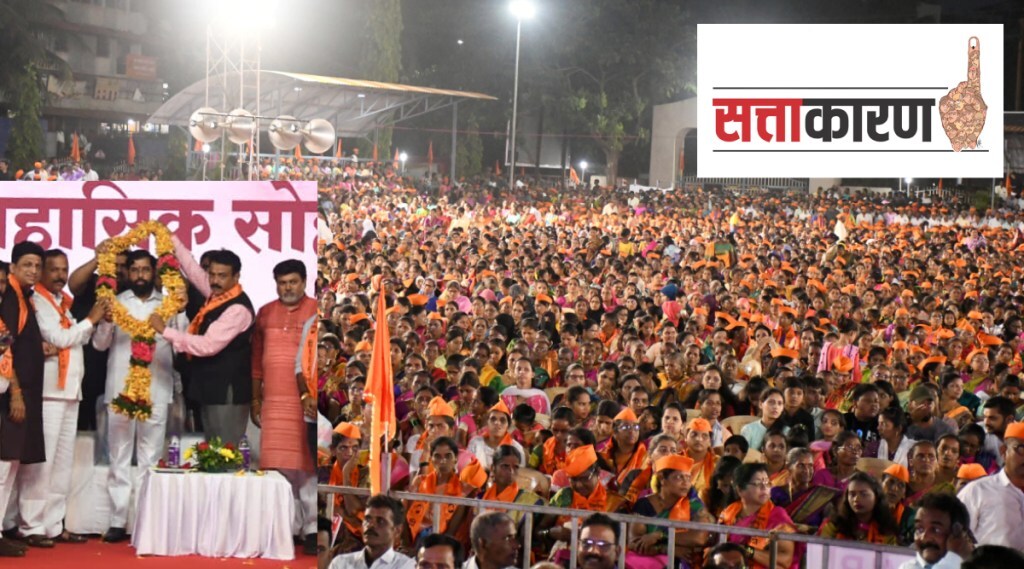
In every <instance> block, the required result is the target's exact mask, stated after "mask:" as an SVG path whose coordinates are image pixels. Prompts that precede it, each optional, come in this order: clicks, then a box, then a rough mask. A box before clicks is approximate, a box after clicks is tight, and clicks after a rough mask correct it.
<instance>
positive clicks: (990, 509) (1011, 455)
mask: <svg viewBox="0 0 1024 569" xmlns="http://www.w3.org/2000/svg"><path fill="white" fill-rule="evenodd" d="M987 410H988V409H986V411H987ZM1001 454H1002V456H1003V460H1004V463H1005V466H1004V467H1003V469H1002V470H1000V471H999V472H998V473H997V474H994V475H992V476H986V477H985V478H980V479H978V480H975V481H974V482H971V483H970V484H968V485H967V486H965V487H964V489H963V490H961V491H960V500H961V501H963V503H964V505H966V506H967V511H968V512H970V515H971V531H972V532H974V537H976V538H977V540H978V543H984V544H987V545H1005V546H1007V547H1012V548H1014V549H1017V550H1022V551H1024V531H1021V528H1024V423H1010V424H1009V425H1008V426H1007V427H1006V431H1005V433H1004V438H1003V446H1002V449H1001Z"/></svg>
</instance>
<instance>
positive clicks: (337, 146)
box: [334, 138, 341, 158]
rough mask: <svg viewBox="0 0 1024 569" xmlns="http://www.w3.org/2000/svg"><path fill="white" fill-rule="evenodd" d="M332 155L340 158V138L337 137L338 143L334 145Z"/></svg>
mask: <svg viewBox="0 0 1024 569" xmlns="http://www.w3.org/2000/svg"><path fill="white" fill-rule="evenodd" d="M334 157H335V158H341V139H340V138H339V139H338V144H336V145H335V146H334Z"/></svg>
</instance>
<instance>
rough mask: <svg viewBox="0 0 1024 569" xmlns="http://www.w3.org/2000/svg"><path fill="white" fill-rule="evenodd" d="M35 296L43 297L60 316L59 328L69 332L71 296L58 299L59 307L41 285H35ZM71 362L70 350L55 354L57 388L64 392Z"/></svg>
mask: <svg viewBox="0 0 1024 569" xmlns="http://www.w3.org/2000/svg"><path fill="white" fill-rule="evenodd" d="M35 289H36V294H38V295H39V296H41V297H43V298H44V299H45V300H46V302H49V303H50V306H52V307H53V309H54V310H56V311H57V315H58V316H60V327H61V328H63V329H64V330H70V329H71V326H72V322H71V319H70V318H68V314H67V313H68V310H71V302H72V300H71V295H69V294H65V295H62V297H61V299H60V305H59V306H58V305H57V300H56V299H55V298H53V295H52V294H50V291H48V290H46V287H45V286H43V285H42V284H41V283H36V286H35ZM70 362H71V348H64V349H62V350H59V351H58V352H57V369H58V370H59V372H58V375H57V387H58V388H60V389H61V391H63V390H64V386H65V385H67V380H68V364H69V363H70Z"/></svg>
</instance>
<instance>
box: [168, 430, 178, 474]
mask: <svg viewBox="0 0 1024 569" xmlns="http://www.w3.org/2000/svg"><path fill="white" fill-rule="evenodd" d="M167 466H168V467H170V468H177V467H179V466H181V440H180V439H179V438H178V435H174V436H172V437H171V444H169V445H167Z"/></svg>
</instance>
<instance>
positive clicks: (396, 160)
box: [392, 148, 398, 170]
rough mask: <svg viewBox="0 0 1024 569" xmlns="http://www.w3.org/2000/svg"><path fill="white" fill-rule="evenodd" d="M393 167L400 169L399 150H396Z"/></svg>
mask: <svg viewBox="0 0 1024 569" xmlns="http://www.w3.org/2000/svg"><path fill="white" fill-rule="evenodd" d="M392 166H394V168H395V170H397V169H398V149H397V148H396V149H395V161H394V162H393V163H392Z"/></svg>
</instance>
